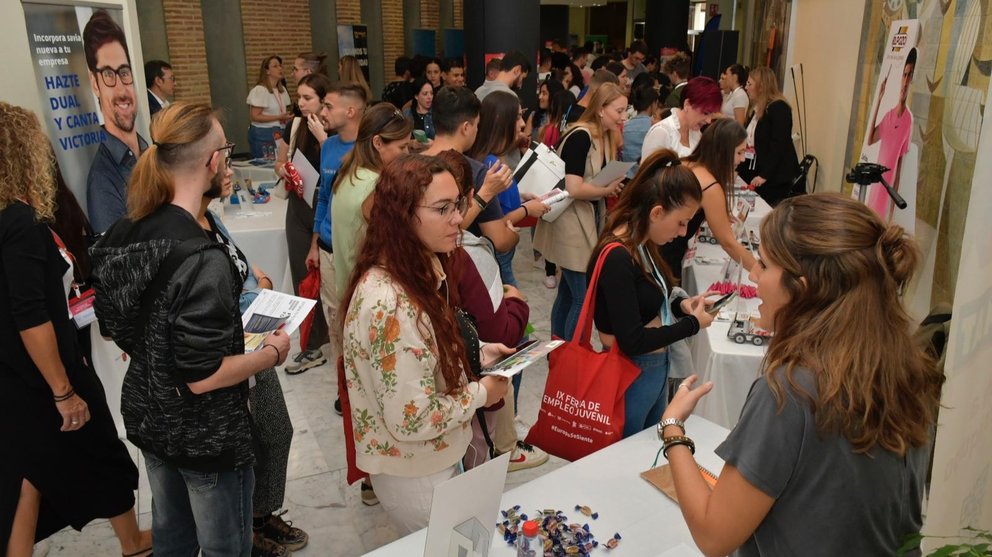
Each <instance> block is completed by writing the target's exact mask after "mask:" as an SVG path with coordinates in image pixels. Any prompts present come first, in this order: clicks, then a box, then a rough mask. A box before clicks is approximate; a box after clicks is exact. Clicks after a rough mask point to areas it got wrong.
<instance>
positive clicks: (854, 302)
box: [661, 194, 944, 556]
mask: <svg viewBox="0 0 992 557" xmlns="http://www.w3.org/2000/svg"><path fill="white" fill-rule="evenodd" d="M759 250H760V255H761V259H760V260H759V261H758V263H757V264H756V265H755V266H754V267H753V268H752V269H751V280H753V281H754V282H755V283H756V284H757V285H758V295H759V296H760V297H761V300H762V304H761V306H760V307H759V311H760V312H761V317H760V320H759V324H760V325H761V327H762V328H765V329H767V330H770V331H774V332H775V336H774V337H773V338H772V340H771V342H770V343H769V345H768V353H767V355H766V356H765V359H764V360H763V362H762V372H761V376H760V377H759V378H758V379H757V380H755V382H754V384H753V385H752V386H751V391H750V392H749V393H748V397H747V401H746V402H745V403H744V409H743V410H742V411H741V418H740V421H739V422H738V423H737V426H735V427H734V429H733V430H732V431H731V432H730V435H729V436H728V437H727V440H726V441H724V442H723V443H722V444H721V445H720V446H719V447H717V449H716V453H717V455H719V456H720V457H721V458H722V459H723V460H724V462H725V463H726V464H725V465H724V467H723V470H722V471H721V472H720V477H719V480H718V481H717V483H716V485H715V486H714V487H713V488H712V490H711V489H710V487H709V485H707V484H706V482H705V481H704V480H703V479H702V477H701V476H700V474H699V470H698V468H697V467H696V462H695V460H694V459H693V451H694V445H693V442H692V440H691V435H692V431H691V430H687V429H686V425H685V424H684V422H683V421H684V420H685V419H686V418H687V417H688V416H689V414H691V413H692V410H693V409H694V408H695V406H696V403H697V402H698V401H699V399H700V398H702V397H703V396H705V395H706V393H708V392H710V390H712V388H713V385H712V383H706V384H704V385H702V386H699V387H696V388H693V387H695V385H696V380H697V378H696V376H691V377H689V378H688V379H686V380H685V382H683V383H682V385H680V387H679V389H678V391H677V394H676V395H675V398H674V399H673V400H672V402H671V404H669V406H668V409H667V410H666V411H665V414H664V420H663V421H662V422H661V424H662V426H663V437H664V439H665V445H664V452H665V456H666V457H667V458H668V460H669V463H670V465H671V469H672V476H673V479H674V483H675V490H676V492H677V493H678V499H679V506H680V508H681V510H682V514H683V516H684V517H685V520H686V523H687V524H688V526H689V531H690V532H691V533H692V537H693V539H694V540H695V541H696V544H697V545H698V546H699V548H700V549H701V550H702V552H703V553H704V554H706V555H727V554H728V553H730V552H733V551H734V550H737V555H744V556H751V555H763V556H767V555H771V556H778V555H811V556H819V555H823V556H827V555H890V554H892V553H893V552H894V551H895V548H898V547H900V546H901V545H902V544H903V542H904V541H905V538H906V536H907V535H909V534H914V533H918V532H919V531H920V528H921V526H922V524H923V521H922V512H921V508H922V497H923V490H924V485H925V481H926V475H927V468H928V461H929V456H930V443H931V442H932V437H933V432H934V426H935V421H936V417H937V408H938V404H939V402H940V391H941V384H942V383H943V381H944V377H943V374H942V373H941V372H940V371H939V370H938V369H937V368H936V366H935V365H934V362H933V360H932V358H930V357H929V356H928V355H927V354H926V353H925V352H924V351H923V350H922V349H921V347H920V346H919V345H918V344H917V343H916V342H915V341H914V339H913V338H912V336H911V331H912V329H913V327H914V324H913V322H912V319H911V318H910V316H909V314H908V313H907V311H906V309H905V308H904V307H903V304H902V300H901V295H902V293H903V292H904V289H905V287H906V285H907V284H909V281H910V279H911V278H912V276H913V273H914V271H915V270H916V268H917V265H918V263H919V257H920V256H919V251H918V249H917V247H916V244H915V242H914V241H913V240H912V239H911V238H910V237H909V236H908V235H906V233H905V231H904V230H903V229H902V228H901V227H900V226H897V225H887V224H885V223H884V222H882V220H881V219H880V218H879V217H878V215H877V214H876V213H875V212H874V211H872V210H871V209H869V208H868V207H867V206H866V205H865V204H863V203H859V202H858V201H856V200H853V199H851V198H849V197H844V196H841V195H839V194H813V195H805V196H802V197H794V198H790V199H787V200H785V201H783V202H782V203H781V204H779V206H778V207H776V208H775V209H774V210H773V211H772V212H771V213H770V214H769V215H768V216H767V217H765V220H764V222H762V224H761V247H760V248H759ZM841 531H842V532H844V535H843V536H837V535H834V534H833V533H835V532H841ZM828 532H829V533H830V534H826V533H828ZM908 555H920V552H919V550H918V549H917V550H915V551H911V552H910V553H908Z"/></svg>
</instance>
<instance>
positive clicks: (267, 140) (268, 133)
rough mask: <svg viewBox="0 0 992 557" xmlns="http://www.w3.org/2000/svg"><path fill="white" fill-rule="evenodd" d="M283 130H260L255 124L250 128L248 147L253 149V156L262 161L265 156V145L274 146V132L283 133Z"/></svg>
mask: <svg viewBox="0 0 992 557" xmlns="http://www.w3.org/2000/svg"><path fill="white" fill-rule="evenodd" d="M281 131H282V128H260V127H258V126H256V125H255V124H252V125H250V126H248V147H249V148H250V149H251V156H252V158H255V159H260V158H262V157H263V156H265V153H264V152H263V148H264V147H265V145H274V144H275V140H273V139H272V133H273V132H281Z"/></svg>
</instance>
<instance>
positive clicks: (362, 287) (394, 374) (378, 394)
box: [344, 267, 486, 477]
mask: <svg viewBox="0 0 992 557" xmlns="http://www.w3.org/2000/svg"><path fill="white" fill-rule="evenodd" d="M418 313H419V312H418V310H417V308H416V307H415V306H414V305H413V303H412V302H411V300H410V299H409V298H408V297H407V295H406V294H405V293H404V292H403V291H402V290H401V288H400V287H399V286H398V285H396V284H395V283H393V281H392V280H391V278H390V276H389V275H388V273H386V272H385V271H384V270H383V269H382V268H380V267H373V268H372V269H370V270H369V271H368V272H366V273H365V275H364V276H363V277H362V279H361V281H360V282H359V284H358V286H357V287H356V289H355V293H354V295H353V297H352V299H351V304H350V306H349V309H348V314H347V316H346V317H345V322H344V368H345V379H346V381H347V387H348V396H349V398H350V400H351V415H352V426H353V429H354V435H355V453H356V464H357V465H358V467H359V468H361V469H362V470H363V471H365V472H368V473H369V474H390V475H394V476H403V477H419V476H426V475H429V474H433V473H435V472H439V471H441V470H443V469H445V468H447V467H449V466H451V465H453V464H455V463H457V462H458V461H459V460H461V458H462V457H463V456H464V455H465V450H466V449H467V448H468V444H469V442H470V441H471V440H472V427H471V419H472V416H473V415H474V414H475V411H476V409H477V408H479V407H481V406H483V405H484V404H485V402H486V389H485V387H483V386H482V385H480V384H479V383H477V382H472V383H468V384H467V385H466V386H465V387H464V388H463V389H461V390H460V391H458V392H456V393H455V394H454V395H451V396H449V395H445V394H444V392H445V390H446V386H445V383H444V378H443V377H442V376H441V373H440V371H439V369H438V361H437V358H436V341H435V339H434V333H433V328H432V327H431V324H430V320H429V319H428V318H427V316H426V315H424V316H421V317H419V319H418V315H417V314H418Z"/></svg>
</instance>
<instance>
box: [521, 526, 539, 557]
mask: <svg viewBox="0 0 992 557" xmlns="http://www.w3.org/2000/svg"><path fill="white" fill-rule="evenodd" d="M538 528H539V524H538V522H537V521H536V520H528V521H527V522H524V525H523V528H521V531H520V535H519V536H517V557H539V556H541V555H544V540H542V539H541V534H540V532H539V530H538Z"/></svg>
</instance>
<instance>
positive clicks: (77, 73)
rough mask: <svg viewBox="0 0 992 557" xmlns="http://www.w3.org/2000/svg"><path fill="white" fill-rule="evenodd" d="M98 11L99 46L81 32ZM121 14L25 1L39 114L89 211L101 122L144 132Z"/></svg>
mask: <svg viewBox="0 0 992 557" xmlns="http://www.w3.org/2000/svg"><path fill="white" fill-rule="evenodd" d="M98 13H99V14H100V15H98V16H96V17H98V18H105V19H104V21H102V23H104V28H105V32H102V33H98V34H97V35H98V37H97V38H98V42H99V43H100V44H90V45H87V44H84V37H83V30H84V29H85V28H86V25H87V23H89V22H90V21H91V19H94V17H95V14H98ZM104 14H105V15H104ZM107 16H109V17H107ZM123 17H124V15H123V11H122V10H120V9H107V8H103V7H101V8H99V9H98V8H95V7H87V6H79V5H78V4H73V5H61V6H60V5H57V4H50V3H45V4H40V3H39V4H36V3H31V2H25V3H24V18H25V23H26V28H27V33H28V43H29V45H30V48H31V57H32V63H33V65H34V68H35V76H36V79H37V88H38V94H39V95H40V96H41V98H42V103H41V104H42V106H43V107H44V108H43V109H42V113H41V114H39V115H38V117H39V118H40V119H41V120H42V122H43V123H44V125H45V126H46V128H47V131H48V137H49V139H50V140H51V143H52V147H53V149H54V150H55V156H56V158H57V160H58V162H59V167H60V168H61V170H62V175H63V177H64V178H65V181H66V184H67V185H68V186H69V189H70V190H72V193H73V194H74V195H75V196H76V199H77V200H78V201H79V202H80V205H81V206H82V207H83V209H84V210H85V209H86V178H87V174H88V173H89V168H90V163H91V161H92V160H93V157H94V155H95V154H96V152H97V150H98V149H99V148H100V144H101V142H102V141H103V139H104V134H105V133H106V132H105V131H104V130H103V128H101V127H100V126H101V124H105V125H106V129H107V131H110V132H115V131H120V132H123V133H125V134H128V133H132V132H133V131H134V130H135V129H136V126H138V128H137V129H147V128H146V126H144V125H143V123H141V122H139V121H138V117H137V112H138V104H137V98H138V96H137V95H138V92H137V86H136V84H135V79H134V78H135V76H134V74H133V73H132V68H133V62H132V59H133V58H132V57H131V55H130V52H129V50H128V46H127V40H126V38H125V34H124V31H123V25H122V21H123ZM142 88H143V84H142ZM142 94H143V93H142ZM139 124H140V125H139Z"/></svg>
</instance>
